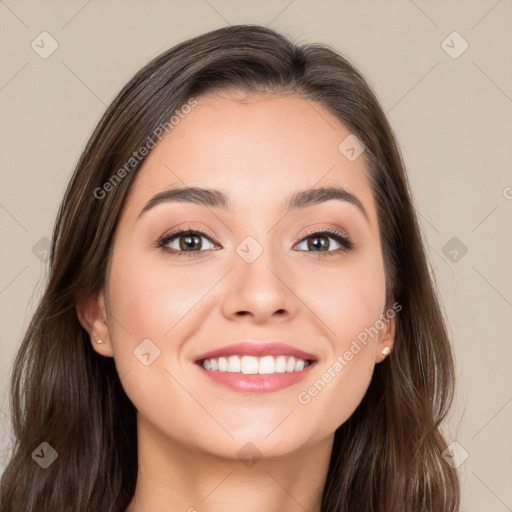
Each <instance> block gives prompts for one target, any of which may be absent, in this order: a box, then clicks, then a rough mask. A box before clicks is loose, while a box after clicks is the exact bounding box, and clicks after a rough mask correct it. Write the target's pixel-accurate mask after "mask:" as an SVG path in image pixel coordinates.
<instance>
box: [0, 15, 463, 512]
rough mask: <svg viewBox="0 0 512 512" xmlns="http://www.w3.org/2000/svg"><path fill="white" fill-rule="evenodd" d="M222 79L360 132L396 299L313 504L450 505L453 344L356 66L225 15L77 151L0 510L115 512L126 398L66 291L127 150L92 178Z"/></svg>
mask: <svg viewBox="0 0 512 512" xmlns="http://www.w3.org/2000/svg"><path fill="white" fill-rule="evenodd" d="M233 88H235V89H240V90H242V91H247V92H256V93H257V92H271V93H296V94H299V95H300V96H301V97H303V98H304V99H306V100H308V101H312V102H318V103H319V104H321V105H322V106H324V107H325V108H327V109H328V110H329V111H330V112H332V113H333V114H334V115H335V116H336V117H337V118H338V119H339V120H340V121H341V122H342V123H343V124H344V125H345V126H347V127H348V128H349V129H350V131H351V132H352V133H354V134H356V136H357V137H358V138H359V139H360V140H361V141H362V142H363V144H364V145H365V148H366V149H365V151H364V153H363V156H362V157H363V158H365V163H366V168H367V178H368V180H369V183H370V185H371V189H372V193H373V196H374V199H375V202H376V206H377V213H378V219H379V229H380V234H381V246H382V250H383V258H384V265H385V276H386V301H387V305H388V306H389V305H391V304H393V303H394V302H398V303H399V304H400V305H401V306H402V309H401V311H400V314H399V315H398V316H397V318H396V334H395V342H394V348H393V352H392V353H391V354H390V356H389V357H387V358H386V359H385V360H384V361H383V362H382V363H380V364H378V365H376V367H375V370H374V374H373V377H372V381H371V383H370V386H369V388H368V390H367V392H366V394H365V396H364V398H363V400H362V402H361V403H360V405H359V406H358V408H357V409H356V411H355V412H354V413H353V415H352V416H351V417H350V418H349V419H348V420H347V421H346V422H345V423H344V424H343V425H341V426H340V427H339V428H338V429H337V431H336V433H335V436H334V444H333V449H332V456H331V460H330V465H329V470H328V474H327V480H326V484H325V487H324V492H323V497H322V511H323V512H335V511H336V512H361V511H365V512H427V511H428V512H434V511H435V512H455V511H457V510H458V507H459V501H460V489H459V480H458V476H457V473H456V471H455V470H454V469H453V468H451V467H450V466H449V465H448V464H446V463H445V462H444V460H443V459H442V457H441V454H442V452H443V450H444V449H445V448H446V442H445V439H444V438H443V435H442V434H441V432H440V426H441V422H442V420H443V419H444V418H445V416H446V413H447V411H448V409H449V407H450V404H451V402H452V400H453V391H454V367H453V359H452V353H451V348H450V343H449V339H448V336H447V331H446V327H445V323H444V319H443V315H442V311H441V307H440V304H439V302H438V298H437V295H436V290H435V286H434V282H433V278H432V277H431V275H430V265H429V263H428V261H427V257H426V252H425V248H424V243H423V241H422V238H421V232H420V229H419V223H418V220H417V215H416V213H415V210H414V207H413V201H412V197H411V192H410V187H409V184H408V180H407V176H406V173H405V169H404V164H403V161H402V157H401V155H400V152H399V149H398V146H397V143H396V141H395V137H394V134H393V132H392V129H391V127H390V125H389V123H388V121H387V119H386V117H385V114H384V112H383V110H382V108H381V107H380V105H379V102H378V100H377V98H376V96H375V95H374V93H373V92H372V90H371V89H370V87H369V86H368V84H367V82H366V81H365V79H364V78H363V76H362V75H361V74H360V73H359V72H358V71H357V70H356V69H354V67H353V66H352V65H351V64H350V63H349V62H348V61H347V60H346V59H345V58H344V57H343V56H341V55H340V54H339V53H338V52H336V51H334V50H333V49H331V48H329V47H328V46H325V45H321V44H294V43H292V42H291V41H290V40H289V39H288V38H286V37H284V36H282V35H281V34H279V33H277V32H275V31H273V30H270V29H268V28H264V27H260V26H257V25H238V26H229V27H226V28H221V29H219V30H214V31H211V32H208V33H206V34H202V35H200V36H198V37H195V38H192V39H189V40H187V41H184V42H182V43H180V44H178V45H177V46H175V47H173V48H171V49H170V50H168V51H166V52H165V53H163V54H161V55H159V56H158V57H156V58H155V59H154V60H152V61H151V62H150V63H149V64H147V65H146V66H145V67H144V68H143V69H141V70H140V71H139V72H138V73H136V75H135V76H134V77H133V78H132V79H131V80H130V81H129V82H128V84H127V85H126V86H125V87H124V88H123V89H122V90H121V92H120V93H119V94H118V95H117V97H116V98H115V99H114V101H113V102H112V103H111V105H110V106H109V107H108V109H107V111H106V112H105V114H104V115H103V117H102V118H101V120H100V121H99V123H98V125H97V127H96V129H95V131H94V133H93V134H92V136H91V138H90V140H89V141H88V143H87V146H86V148H85V150H84V151H83V153H82V155H81V157H80V159H79V162H78V164H77V166H76V169H75V171H74V174H73V176H72V178H71V180H70V182H69V185H68V187H67V190H66V192H65V196H64V199H63V201H62V204H61V206H60V209H59V212H58V215H57V219H56V223H55V228H54V233H53V239H52V246H51V254H50V269H49V279H48V285H47V287H46V290H45V292H44V295H43V297H42V299H41V301H40V303H39V305H38V308H37V310H36V312H35V314H34V315H33V318H32V320H31V322H30V325H29V327H28V329H27V331H26V334H25V336H24V339H23V342H22V344H21V347H20V349H19V351H18V353H17V356H16V359H15V362H14V366H13V372H12V382H11V402H10V403H11V412H12V426H13V432H14V436H15V444H14V449H13V453H12V457H11V459H10V460H9V462H8V465H7V467H6V470H5V472H4V474H3V475H2V479H1V481H0V499H1V502H0V510H1V512H20V511H24V512H50V511H51V512H71V511H72V512H96V511H105V512H107V511H109V512H124V511H125V509H126V507H127V506H128V504H129V503H130V501H131V499H132V497H133V494H134V491H135V484H136V480H137V426H136V415H135V408H134V406H133V404H132V403H131V401H130V400H129V399H128V397H127V396H126V394H125V392H124V390H123V387H122V385H121V383H120V380H119V376H118V374H117V372H116V368H115V365H114V360H113V359H112V358H105V357H102V356H100V355H99V354H98V353H96V352H95V351H94V349H93V348H92V347H91V343H90V339H89V335H88V333H87V332H86V330H85V329H84V328H83V327H82V326H81V324H80V322H79V320H78V317H77V305H79V304H80V303H82V301H85V300H86V299H87V298H89V297H91V296H92V295H93V294H95V293H97V292H99V291H100V290H101V289H102V288H103V286H104V284H105V277H106V268H107V262H108V260H109V256H110V251H111V247H112V240H113V235H114V233H115V230H116V226H117V222H118V219H119V214H120V211H121V209H122V207H123V205H124V203H125V201H126V198H127V194H128V192H129V189H130V185H131V183H132V182H133V180H134V178H135V176H136V174H137V170H138V169H139V168H140V162H138V163H136V164H135V165H134V166H133V168H131V169H130V170H129V172H126V173H124V174H126V175H125V176H123V179H121V180H118V182H116V184H115V186H113V187H112V190H111V191H110V192H109V193H108V194H105V196H104V197H102V198H101V199H98V190H99V189H101V187H103V186H104V184H105V183H106V182H107V181H108V180H109V179H110V178H111V177H112V175H113V174H114V173H115V172H116V171H118V170H119V169H121V168H122V167H123V165H124V164H125V162H127V161H128V160H129V159H130V157H131V156H132V155H133V154H134V153H136V152H137V151H138V150H139V148H141V147H142V146H143V145H144V144H145V142H146V141H147V139H148V137H150V136H151V134H152V133H153V132H154V130H155V128H156V127H158V126H160V125H165V123H166V122H167V121H168V120H169V119H170V118H171V116H172V115H173V112H174V111H175V110H177V109H179V108H180V107H181V106H182V105H184V104H185V103H186V102H187V100H189V99H190V98H199V97H200V96H201V94H203V93H208V92H213V91H222V90H227V89H233ZM141 161H143V159H142V160H141ZM42 442H47V443H49V444H50V445H51V446H52V447H53V448H54V449H55V450H56V451H57V452H58V460H57V461H56V462H55V463H53V464H52V465H50V466H49V467H48V468H47V469H42V468H41V467H40V466H39V465H38V464H36V463H35V462H34V460H32V457H31V454H32V452H33V451H34V450H35V449H36V448H37V447H38V446H39V445H40V443H42Z"/></svg>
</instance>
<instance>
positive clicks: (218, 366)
mask: <svg viewBox="0 0 512 512" xmlns="http://www.w3.org/2000/svg"><path fill="white" fill-rule="evenodd" d="M201 364H202V366H203V368H205V369H206V370H209V371H219V372H229V373H243V374H246V375H255V374H259V375H270V374H272V373H284V372H300V371H301V370H303V369H304V368H306V367H308V366H309V365H310V364H311V363H310V362H309V361H305V360H304V359H296V358H295V357H293V356H276V357H274V356H263V357H254V356H229V357H227V358H226V357H218V358H211V359H205V360H204V361H202V363H201Z"/></svg>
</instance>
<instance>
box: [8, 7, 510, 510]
mask: <svg viewBox="0 0 512 512" xmlns="http://www.w3.org/2000/svg"><path fill="white" fill-rule="evenodd" d="M238 23H259V24H263V25H268V26H270V27H272V28H275V29H278V30H280V31H283V32H285V33H287V34H289V35H291V36H292V37H294V38H296V39H299V40H302V41H311V42H316V41H318V42H324V43H327V44H330V45H332V46H334V47H335V48H337V49H338V50H340V51H342V52H343V53H344V55H345V56H347V57H348V58H349V59H350V60H351V61H352V62H353V63H354V64H355V65H356V66H357V67H358V68H359V69H360V70H361V71H362V72H363V73H364V74H365V76H366V77H367V79H368V80H369V82H370V84H371V86H372V87H373V88H374V90H375V91H376V93H377V95H378V97H379V98H380V100H381V102H382V105H383V107H384V109H385V111H386V112H387V113H388V116H389V119H390V122H391V124H392V126H393V128H394V130H395V132H396V134H397V137H398V140H399V143H400V145H401V148H402V152H403V155H404V158H405V162H406V165H407V167H408V173H409V176H410V180H411V184H412V187H413V192H414V197H415V200H416V204H417V208H418V210H419V212H420V214H421V219H422V229H423V233H424V236H425V238H426V240H427V242H428V246H429V251H430V258H431V261H432V264H433V267H434V268H435V274H436V279H437V281H438V285H439V289H440V293H441V296H442V300H443V303H444V307H445V311H446V315H447V317H448V318H449V323H450V331H451V333H452V335H453V343H454V348H455V353H456V361H457V371H458V378H459V381H458V386H459V387H458V395H457V403H456V407H455V408H454V409H453V413H452V415H451V417H450V422H449V423H448V424H447V427H446V435H447V437H448V439H449V440H450V441H456V442H458V443H459V444H460V446H461V447H462V448H463V449H464V450H466V451H467V452H468V454H469V457H468V458H467V460H465V461H464V462H463V463H462V465H461V466H460V474H461V477H462V480H463V484H464V498H463V507H462V510H463V511H465V512H473V511H475V512H476V511H479V512H481V511H484V510H485V511H486V512H493V511H495V512H498V511H506V510H512V486H511V485H510V482H512V439H511V432H512V372H511V371H510V368H511V362H512V343H511V342H512V336H511V329H510V326H511V320H512V265H511V262H512V237H511V236H510V235H511V232H512V231H511V227H512V226H511V224H512V222H511V221H512V172H511V169H512V165H511V164H512V150H511V147H512V145H511V141H512V138H511V136H512V122H511V121H512V116H511V114H512V70H511V65H510V64H511V62H512V59H511V54H512V2H511V1H510V0H500V1H495V0H492V1H465V2H447V1H430V2H427V1H424V0H423V1H422V0H416V2H412V1H410V0H402V1H388V2H382V1H360V2H355V1H350V2H349V1H347V2H334V1H324V2H321V1H316V2H313V1H311V0H302V1H301V0H294V1H293V0H292V1H290V0H276V1H273V2H271V1H268V0H266V1H258V2H236V1H234V0H208V1H206V0H194V1H189V2H185V1H182V2H180V1H175V2H171V1H167V2H160V1H148V2H142V1H124V2H107V1H100V0H92V1H89V2H87V1H81V2H74V1H66V2H64V1H54V2H47V1H44V2H43V1H39V2H25V1H16V0H6V1H0V25H1V27H0V28H1V30H0V38H1V40H0V42H1V45H0V52H1V77H0V109H1V117H0V119H1V121H0V130H1V147H0V156H1V169H2V171H1V189H0V223H1V239H2V244H1V247H2V249H1V266H0V304H1V312H2V322H1V325H2V330H1V331H2V332H1V344H0V391H1V396H0V398H1V401H0V409H1V411H0V432H1V435H0V471H1V470H2V469H3V467H4V465H5V461H6V460H7V457H8V453H9V450H10V430H9V427H8V422H7V417H8V414H9V403H8V397H7V390H8V375H9V371H10V368H11V364H12V361H13V358H14V355H15V352H16V349H17V347H18V346H19V344H20V342H21V337H22V334H23V331H24V329H25V328H26V327H27V325H28V322H29V319H30V315H31V313H32V312H33V310H34V308H35V305H36V303H37V299H38V297H39V296H40V294H41V289H42V287H43V286H44V282H45V271H46V264H45V262H44V255H45V253H44V250H45V243H47V242H45V240H44V238H45V237H47V238H50V236H51V229H52V225H53V221H54V217H55V214H56V212H57V207H58V204H59V202H60V200H61V197H62V194H63V191H64V188H65V185H66V182H67V180H68V178H69V176H70V173H71V172H72V169H73V167H74V164H75V163H76V161H77V159H78V156H79V154H80V152H81V150H82V148H83V146H84V145H85V143H86V141H87V139H88V137H89V135H90V134H91V132H92V130H93V127H94V126H95V124H96V122H97V121H98V120H99V118H100V116H101V114H102V113H103V111H104V109H105V107H106V105H107V104H108V103H109V102H110V101H111V100H112V99H113V98H114V96H115V94H116V93H117V92H118V91H119V90H120V88H121V87H122V86H123V85H124V83H125V82H126V81H127V80H128V79H129V78H130V77H131V75H132V74H133V73H134V72H135V71H136V70H138V69H139V68H140V67H141V66H142V65H144V64H145V63H146V62H147V61H149V60H150V58H152V57H154V56H155V55H157V54H159V53H160V52H162V51H163V50H165V49H167V48H169V47H171V46H173V45H174V44H176V43H178V42H181V41H183V40H185V39H187V38H189V37H192V36H195V35H197V34H199V33H202V32H205V31H207V30H212V29H215V28H219V27H221V26H224V25H226V24H238ZM43 31H47V32H48V33H50V34H51V36H52V37H53V38H54V39H55V40H56V41H57V42H58V48H57V50H56V51H55V52H54V53H53V54H52V55H50V56H49V57H48V58H46V59H43V58H41V57H40V56H39V54H38V53H36V52H35V51H34V50H33V49H32V47H31V43H32V41H34V40H35V41H36V43H37V42H38V41H40V38H38V36H39V34H41V32H43ZM454 31H457V32H458V33H459V34H460V36H461V37H462V38H463V40H465V41H467V43H468V44H469V47H468V48H467V50H466V51H465V52H464V53H462V54H461V55H460V56H458V58H452V57H451V56H450V55H449V54H448V53H447V52H446V51H445V49H444V48H446V49H447V50H448V51H450V52H451V53H452V54H454V52H458V51H460V50H461V49H462V48H463V46H462V45H463V44H464V42H463V40H462V39H460V38H459V36H450V37H449V38H448V39H446V38H447V36H449V35H450V34H451V33H452V32H454ZM445 39H446V42H445V43H443V41H444V40H445ZM46 42H47V44H46V46H45V47H46V48H49V45H48V40H46ZM40 44H41V43H40ZM446 45H448V47H451V48H447V46H446ZM452 237H456V238H457V239H458V241H457V240H456V241H455V242H453V241H452V242H450V243H452V244H453V243H458V244H459V245H460V244H464V246H466V247H467V253H466V254H464V255H463V256H462V257H460V255H461V254H462V253H461V252H460V250H459V249H456V250H458V251H459V252H458V253H457V254H458V260H457V261H454V257H455V256H454V255H455V253H453V252H452V253H450V251H451V250H452V249H453V247H451V246H450V245H448V246H446V244H447V243H448V242H449V241H450V239H452ZM41 239H43V240H42V241H41ZM34 247H35V248H34ZM41 260H43V261H41ZM459 453H463V452H462V451H461V450H460V449H459Z"/></svg>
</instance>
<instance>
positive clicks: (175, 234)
mask: <svg viewBox="0 0 512 512" xmlns="http://www.w3.org/2000/svg"><path fill="white" fill-rule="evenodd" d="M325 234H327V235H330V237H331V238H333V239H334V240H335V241H336V242H338V243H339V244H340V245H341V247H340V248H339V249H336V250H333V251H300V252H309V253H312V254H318V257H320V258H324V257H330V256H334V255H336V254H340V253H349V252H351V251H353V250H354V249H355V247H356V245H355V244H354V242H353V241H352V239H351V238H350V237H349V236H348V235H347V233H345V232H344V231H340V230H338V229H335V228H323V229H315V230H311V231H306V232H305V233H304V235H303V236H302V238H301V239H300V240H299V241H298V242H297V243H299V244H300V243H302V242H304V241H305V240H307V239H308V238H312V237H313V236H314V235H317V236H322V235H325ZM185 235H200V236H204V237H205V238H208V239H209V241H210V242H211V243H212V244H214V245H218V244H217V243H216V241H215V239H214V238H213V237H212V235H211V234H209V233H206V232H205V231H203V230H201V229H196V228H185V229H178V230H176V231H172V232H170V233H167V234H165V235H163V236H162V237H161V238H160V239H159V240H158V241H157V242H156V244H155V245H156V247H157V248H159V249H163V250H164V251H166V252H168V253H170V254H173V255H176V256H187V257H190V258H192V257H194V256H199V254H201V253H202V252H205V251H178V250H176V249H170V248H169V247H166V245H167V244H168V243H169V242H170V241H172V240H173V239H174V238H179V237H181V236H185ZM210 250H211V249H210Z"/></svg>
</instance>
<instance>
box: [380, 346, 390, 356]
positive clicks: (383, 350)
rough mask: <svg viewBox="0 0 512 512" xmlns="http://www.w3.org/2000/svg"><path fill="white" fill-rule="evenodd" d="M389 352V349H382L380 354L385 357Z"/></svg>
mask: <svg viewBox="0 0 512 512" xmlns="http://www.w3.org/2000/svg"><path fill="white" fill-rule="evenodd" d="M390 352H391V349H390V348H389V347H384V348H383V349H382V353H383V354H384V355H385V356H387V355H388V354H389V353H390Z"/></svg>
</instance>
